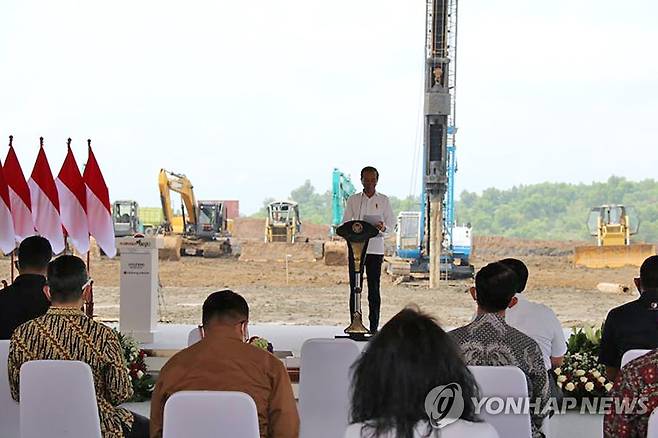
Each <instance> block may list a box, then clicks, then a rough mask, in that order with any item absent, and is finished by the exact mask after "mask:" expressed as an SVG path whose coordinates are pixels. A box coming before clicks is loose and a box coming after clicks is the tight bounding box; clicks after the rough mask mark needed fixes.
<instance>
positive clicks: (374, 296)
mask: <svg viewBox="0 0 658 438" xmlns="http://www.w3.org/2000/svg"><path fill="white" fill-rule="evenodd" d="M378 181H379V172H378V171H377V169H375V168H374V167H371V166H367V167H364V168H363V169H362V170H361V184H363V191H362V192H360V193H356V194H354V195H352V196H350V197H349V199H348V200H347V205H346V206H345V212H344V214H343V223H344V222H348V221H352V220H363V221H366V222H369V223H371V224H373V225H374V226H376V227H377V229H378V230H379V235H377V236H375V237H373V238H372V239H370V240H369V241H368V249H367V251H366V258H365V261H364V263H365V271H366V277H367V280H368V310H369V313H368V317H369V320H370V332H371V333H375V332H377V329H378V327H379V309H380V306H381V294H380V278H381V273H382V262H383V261H384V237H385V235H386V233H387V232H388V231H389V230H393V229H394V228H395V220H394V218H393V210H392V209H391V203H390V202H389V200H388V197H387V196H386V195H383V194H381V193H378V192H377V191H376V190H375V188H376V187H377V182H378ZM353 291H354V270H353V267H352V266H351V265H350V320H351V318H352V315H353V314H354V293H353Z"/></svg>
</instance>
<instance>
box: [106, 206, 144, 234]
mask: <svg viewBox="0 0 658 438" xmlns="http://www.w3.org/2000/svg"><path fill="white" fill-rule="evenodd" d="M112 222H113V223H114V236H115V237H126V236H133V235H135V234H137V233H143V232H144V226H143V225H142V222H141V221H140V219H139V204H137V201H114V203H113V204H112Z"/></svg>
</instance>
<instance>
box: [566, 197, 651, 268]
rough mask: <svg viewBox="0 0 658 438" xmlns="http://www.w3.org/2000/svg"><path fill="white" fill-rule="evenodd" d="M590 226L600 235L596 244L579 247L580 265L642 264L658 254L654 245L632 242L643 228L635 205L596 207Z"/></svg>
mask: <svg viewBox="0 0 658 438" xmlns="http://www.w3.org/2000/svg"><path fill="white" fill-rule="evenodd" d="M587 229H588V231H589V234H590V235H591V236H592V237H595V238H596V245H587V246H579V247H576V248H575V252H574V263H575V264H576V265H577V266H585V267H587V268H618V267H622V266H626V265H631V266H640V265H642V262H643V261H644V260H645V259H646V258H647V257H650V256H652V255H655V254H656V247H655V246H654V245H648V244H640V243H632V242H631V236H633V235H635V234H637V233H638V231H639V229H640V220H639V216H638V215H637V213H636V211H635V209H634V208H633V207H629V206H624V205H618V204H614V205H602V206H599V207H592V209H591V210H590V212H589V216H588V219H587Z"/></svg>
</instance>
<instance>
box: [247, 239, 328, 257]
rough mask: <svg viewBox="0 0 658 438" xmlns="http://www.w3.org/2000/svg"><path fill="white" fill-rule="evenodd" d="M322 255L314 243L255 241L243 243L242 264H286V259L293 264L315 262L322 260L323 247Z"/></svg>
mask: <svg viewBox="0 0 658 438" xmlns="http://www.w3.org/2000/svg"><path fill="white" fill-rule="evenodd" d="M319 251H320V254H319V255H318V254H317V252H318V251H317V248H316V245H315V244H314V243H285V242H273V243H264V242H258V241H255V240H252V241H243V242H242V244H241V250H240V261H241V262H269V261H277V262H279V261H281V262H284V261H285V260H286V257H288V261H291V262H314V261H316V260H317V259H319V258H322V247H321V246H320V249H319Z"/></svg>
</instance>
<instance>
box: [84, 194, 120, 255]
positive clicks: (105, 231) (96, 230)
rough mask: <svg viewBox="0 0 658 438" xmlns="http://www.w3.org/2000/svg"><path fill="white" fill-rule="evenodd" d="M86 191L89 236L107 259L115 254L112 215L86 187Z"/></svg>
mask: <svg viewBox="0 0 658 438" xmlns="http://www.w3.org/2000/svg"><path fill="white" fill-rule="evenodd" d="M85 188H86V190H87V218H88V220H89V234H91V235H92V236H94V238H95V239H96V243H97V244H98V246H100V247H101V249H102V250H103V252H104V253H105V254H106V255H107V256H108V257H114V256H115V255H116V254H117V250H116V246H115V244H114V224H113V223H112V215H111V214H110V212H109V211H107V208H105V206H104V205H103V203H102V202H101V200H100V199H98V197H97V196H96V195H95V194H94V192H92V191H91V190H90V189H89V187H88V186H85Z"/></svg>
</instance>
